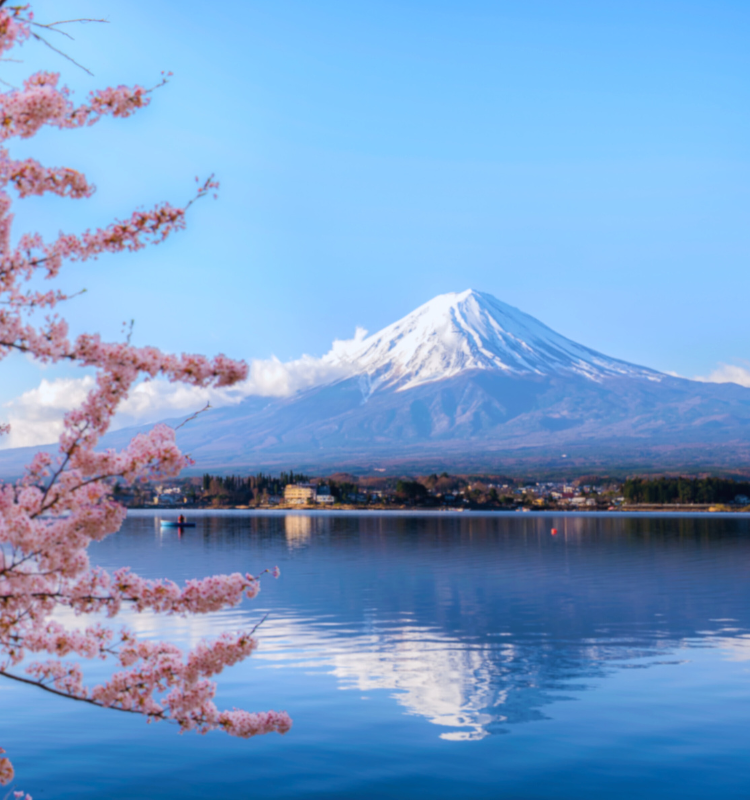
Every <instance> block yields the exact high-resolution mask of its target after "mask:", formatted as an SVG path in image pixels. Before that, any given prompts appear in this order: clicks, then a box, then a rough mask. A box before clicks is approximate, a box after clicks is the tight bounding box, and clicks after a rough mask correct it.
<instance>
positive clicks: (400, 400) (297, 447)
mask: <svg viewBox="0 0 750 800" xmlns="http://www.w3.org/2000/svg"><path fill="white" fill-rule="evenodd" d="M325 358H326V360H327V361H328V362H329V363H330V364H332V365H335V366H337V367H339V368H340V369H338V370H337V372H338V374H342V373H343V374H345V375H346V376H347V377H345V378H343V379H339V380H337V381H335V382H332V383H330V384H327V385H323V386H316V387H314V388H312V389H308V390H307V391H304V392H300V393H297V394H295V395H293V396H291V397H287V398H267V397H249V398H247V399H246V400H244V401H243V402H242V403H240V404H239V405H236V406H231V407H225V408H220V409H214V410H212V411H211V412H210V413H208V414H205V415H202V416H200V417H198V418H197V419H196V420H194V421H192V422H191V423H190V424H189V425H187V426H185V427H183V428H181V429H180V430H179V432H178V441H179V443H180V446H181V447H182V448H183V450H185V451H187V452H189V453H190V454H191V455H192V456H193V458H194V459H195V460H196V469H217V470H218V469H237V470H245V469H261V468H262V469H274V468H279V467H289V466H292V467H294V468H295V469H297V468H300V469H309V470H315V469H317V468H326V467H346V468H348V469H351V470H356V469H357V468H358V467H361V468H368V467H372V466H374V465H379V466H380V467H383V466H385V467H387V466H388V465H394V466H395V465H399V468H400V469H404V468H407V467H414V468H415V469H421V468H425V469H427V468H429V469H430V470H433V469H442V468H455V467H457V466H459V465H460V466H461V467H462V468H464V469H466V470H472V469H474V470H479V469H502V468H504V467H507V466H508V465H515V466H516V468H519V467H520V466H521V465H531V464H534V465H537V466H543V465H545V464H549V465H556V466H557V467H560V466H562V465H564V464H569V463H571V462H575V463H576V464H577V465H578V466H579V467H580V468H586V466H587V465H588V466H591V467H596V468H599V467H608V466H612V465H615V466H618V465H619V466H623V467H624V466H626V465H628V464H630V465H635V466H637V467H638V468H645V467H655V468H668V467H671V468H676V469H680V468H687V467H692V468H700V467H722V468H730V469H737V468H741V467H743V465H744V464H750V447H749V446H748V444H747V442H750V389H746V388H743V387H741V386H738V385H736V384H709V383H699V382H696V381H689V380H685V379H682V378H675V377H672V376H669V375H665V374H662V373H659V372H656V371H654V370H650V369H647V368H645V367H639V366H636V365H633V364H629V363H627V362H624V361H620V360H618V359H614V358H609V357H608V356H605V355H603V354H601V353H598V352H596V351H594V350H591V349H589V348H587V347H584V346H582V345H579V344H576V343H575V342H572V341H571V340H569V339H566V338H565V337H563V336H561V335H560V334H558V333H555V332H554V331H552V330H551V329H550V328H548V327H546V326H545V325H543V324H542V323H541V322H539V321H537V320H535V319H534V318H533V317H530V316H528V315H527V314H524V313H523V312H521V311H519V310H518V309H515V308H513V307H511V306H508V305H506V304H505V303H502V302H500V301H499V300H496V299H495V298H494V297H491V296H490V295H487V294H483V293H480V292H474V291H466V292H462V293H460V294H447V295H441V296H439V297H436V298H434V299H433V300H431V301H430V302H429V303H426V304H425V305H423V306H421V307H420V308H418V309H416V310H415V311H414V312H412V313H411V314H409V315H407V316H406V317H404V318H403V319H401V320H399V321H398V322H396V323H394V324H393V325H389V326H388V327H387V328H384V329H383V330H382V331H379V332H378V333H376V334H374V335H372V336H369V337H366V338H359V339H356V340H355V341H353V342H345V343H341V342H339V343H337V344H336V345H335V346H334V348H333V350H332V351H331V353H329V354H328V356H326V357H325ZM135 430H136V429H127V430H123V431H118V432H115V433H113V434H110V435H109V436H108V437H107V439H106V442H105V443H106V445H107V446H111V447H121V446H123V445H124V444H126V443H127V441H129V439H130V438H131V437H132V435H133V434H134V433H135ZM18 455H20V454H16V456H15V459H16V461H17V460H18ZM25 455H26V454H25ZM563 457H565V458H567V459H568V461H566V462H562V461H561V459H562V458H563ZM13 458H14V456H13V455H12V451H5V452H3V453H0V471H3V472H5V473H6V474H7V473H8V471H9V470H10V467H9V464H10V463H11V461H12V460H13ZM14 463H15V462H14ZM3 465H5V466H3Z"/></svg>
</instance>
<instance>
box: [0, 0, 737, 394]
mask: <svg viewBox="0 0 750 800" xmlns="http://www.w3.org/2000/svg"><path fill="white" fill-rule="evenodd" d="M35 8H36V12H37V18H38V19H40V20H41V21H46V20H54V19H59V18H61V17H65V18H68V17H77V16H91V17H106V18H107V19H108V20H109V24H107V25H88V26H82V27H78V28H75V29H71V32H72V33H73V34H74V35H75V36H76V41H75V42H72V43H69V44H68V46H67V47H68V51H69V52H70V53H71V55H73V56H74V57H75V58H76V59H77V60H79V61H81V62H82V63H84V64H86V65H87V66H88V67H89V68H90V69H91V70H92V71H93V72H94V73H95V78H90V77H88V76H87V75H85V74H84V73H83V72H81V71H78V70H76V69H75V68H73V67H71V66H69V65H68V64H66V63H65V62H63V61H61V60H60V59H59V58H58V57H56V56H54V54H52V53H49V52H45V51H43V49H42V48H40V47H38V46H36V47H35V46H31V45H27V46H25V47H24V51H23V57H24V59H25V63H24V64H23V65H14V64H5V65H3V70H4V74H5V75H6V76H7V77H8V79H9V80H11V81H17V80H18V79H19V78H20V77H21V75H22V72H23V71H28V70H29V69H32V68H34V69H36V68H52V69H56V70H62V71H63V75H64V76H65V78H66V80H67V82H68V83H69V85H70V86H71V87H73V88H75V89H76V90H77V91H79V92H81V93H84V92H87V91H88V90H89V89H91V88H97V87H99V86H102V85H106V84H113V83H114V84H119V83H132V82H139V83H141V84H143V85H153V84H154V83H156V82H158V80H159V76H160V72H161V70H172V71H173V72H174V73H175V76H174V78H173V80H172V82H171V83H170V85H169V86H167V87H166V88H164V89H161V90H159V91H158V92H157V93H156V94H155V96H154V100H153V103H152V105H151V107H150V108H149V109H147V110H146V111H145V112H142V113H141V114H139V115H138V116H137V117H135V118H133V119H131V120H125V121H114V120H108V121H105V122H104V123H102V124H100V125H97V126H95V127H93V128H91V129H88V130H85V131H72V132H65V133H64V134H60V133H45V134H44V135H43V136H40V137H37V138H36V139H34V140H32V141H31V142H29V143H21V144H20V145H19V146H18V147H17V148H16V149H15V151H14V152H15V153H17V154H19V155H26V154H27V153H28V154H33V155H35V156H36V157H37V158H40V159H41V160H43V161H44V162H46V163H50V164H51V163H55V164H65V165H68V166H73V167H76V168H79V169H81V170H83V171H84V172H86V173H87V175H88V176H89V177H90V179H92V180H93V181H94V182H95V183H96V184H97V185H98V187H99V191H98V193H97V195H96V196H95V197H94V198H93V199H92V200H88V201H78V202H71V201H64V200H60V199H55V198H51V199H34V200H27V201H24V203H23V207H22V208H21V209H20V210H19V212H18V214H17V225H18V227H17V230H19V231H20V230H25V229H28V228H38V229H41V230H42V231H44V232H47V233H49V234H53V233H54V232H56V231H57V230H59V229H60V228H63V229H66V230H79V229H82V228H85V227H89V226H94V225H100V224H106V223H107V222H108V221H109V220H110V219H111V218H112V217H113V216H118V215H120V216H124V215H126V214H128V213H129V212H130V211H131V210H132V208H133V207H135V206H137V205H140V204H144V205H151V204H153V203H154V202H156V201H159V200H163V199H169V200H172V201H175V202H178V201H182V200H184V199H186V198H187V197H189V195H190V192H191V190H192V187H193V178H194V176H195V175H201V176H205V175H207V174H208V173H210V172H215V173H216V174H217V176H218V178H219V179H220V180H221V182H222V189H221V196H220V199H219V200H218V201H216V202H214V201H204V202H203V203H201V204H200V205H199V206H198V207H197V208H196V209H195V212H194V213H193V214H192V216H191V220H190V228H189V230H188V231H187V232H185V233H182V234H180V235H179V236H177V237H175V238H174V240H172V241H170V242H169V243H166V244H164V245H162V246H160V247H157V248H153V249H151V250H147V251H144V252H141V253H138V254H135V255H129V256H119V257H111V258H110V257H108V258H104V259H102V260H101V261H99V262H97V263H96V264H88V265H84V266H76V267H73V268H70V269H69V270H68V273H67V277H66V278H65V281H64V283H65V285H66V286H67V287H69V288H71V289H77V288H80V287H86V289H87V290H88V291H87V294H86V295H85V296H83V297H82V298H80V299H77V300H75V301H73V303H71V304H70V306H69V309H68V311H67V313H68V315H69V317H70V319H71V321H72V323H73V327H74V330H76V331H79V330H99V331H101V332H102V333H103V334H104V335H106V336H108V337H116V336H118V335H119V331H120V328H121V323H122V321H123V320H126V319H131V318H134V319H135V336H134V341H135V342H136V343H140V344H155V345H159V346H161V347H163V348H164V349H168V350H178V351H181V350H189V351H199V352H207V353H214V352H218V351H223V352H226V353H227V354H228V355H232V356H237V357H244V358H247V359H253V358H259V359H265V358H268V357H270V356H271V355H272V354H273V355H276V356H277V357H278V358H280V359H281V360H288V359H292V358H297V357H299V356H301V355H302V354H303V353H309V354H312V355H321V354H323V353H324V352H326V351H327V350H328V349H329V347H330V344H331V341H332V340H333V339H334V338H344V337H349V336H351V335H352V334H353V332H354V328H355V326H356V325H361V326H364V327H365V328H367V329H368V330H370V331H374V330H376V329H378V328H380V327H382V326H384V325H386V324H388V323H390V322H392V321H394V320H395V319H397V318H399V317H400V316H403V315H404V314H406V313H408V312H409V311H410V310H412V309H413V308H415V307H416V306H417V305H419V304H421V303H423V302H425V301H426V300H428V299H430V298H431V297H433V296H435V295H436V294H440V293H442V292H446V291H460V290H463V289H465V288H468V287H472V288H475V289H479V290H483V291H486V292H490V293H492V294H494V295H496V296H497V297H499V298H500V299H502V300H504V301H506V302H508V303H511V304H513V305H516V306H518V307H520V308H522V309H523V310H525V311H527V312H528V313H530V314H533V315H534V316H536V317H538V318H539V319H541V320H542V321H543V322H545V323H546V324H548V325H550V326H551V327H552V328H554V329H556V330H558V331H559V332H560V333H562V334H564V335H566V336H569V337H570V338H572V339H574V340H576V341H579V342H581V343H582V344H585V345H587V346H590V347H594V348H595V349H598V350H601V351H603V352H605V353H607V354H609V355H612V356H616V357H618V358H622V359H626V360H629V361H633V362H636V363H640V364H645V365H647V366H650V367H653V368H656V369H660V370H665V371H676V372H678V373H680V374H682V375H686V376H693V375H707V374H709V373H710V372H711V371H712V370H714V369H715V368H716V367H717V365H718V364H720V363H735V362H736V363H743V362H742V359H750V335H749V334H750V318H748V315H747V313H746V309H747V305H748V302H747V298H748V296H750V272H749V271H748V269H747V264H748V255H750V230H749V228H748V210H749V208H750V203H749V200H750V158H749V156H750V137H749V136H748V133H750V131H749V130H748V129H749V127H750V126H749V124H748V122H749V116H750V103H749V102H748V100H749V99H750V98H749V97H748V94H750V89H749V88H748V82H747V76H748V74H750V49H749V48H748V47H747V36H746V32H747V30H748V28H749V26H750V5H748V4H747V3H744V2H739V1H737V2H722V0H715V1H714V2H712V3H706V2H700V3H697V2H690V0H680V2H664V1H663V0H650V1H649V2H639V1H638V0H635V1H634V2H630V3H627V4H626V3H602V2H600V0H596V1H595V0H587V1H586V2H576V0H568V1H567V2H564V3H561V2H559V0H534V1H533V2H526V3H523V2H519V1H518V0H516V2H503V1H502V0H492V2H484V0H462V1H461V2H455V0H454V2H441V1H440V0H430V1H429V2H427V0H398V2H396V1H395V0H394V1H393V2H391V1H390V0H377V1H373V2H359V3H351V2H343V0H316V2H314V3H313V2H301V1H297V0H294V1H292V0H273V1H272V0H264V1H263V2H258V1H257V0H244V1H243V2H242V3H240V2H232V3H226V4H212V5H207V4H205V3H198V2H193V1H192V0H181V1H180V2H171V1H169V0H153V2H151V3H123V2H117V3H116V2H111V1H108V0H86V1H85V2H84V1H83V0H81V1H80V2H79V1H78V0H70V2H66V3H64V4H61V3H60V2H55V3H53V2H51V0H43V2H38V3H35ZM47 374H48V376H59V375H62V374H63V372H62V370H58V371H54V370H53V371H48V373H47ZM38 380H39V376H38V374H37V373H36V372H34V371H32V369H31V368H30V366H29V365H27V364H25V363H22V362H21V361H20V360H19V359H15V360H13V362H12V363H11V364H6V365H5V372H4V386H3V387H2V389H1V390H0V400H6V399H8V398H9V397H12V396H14V395H15V394H18V392H19V391H22V390H24V389H27V388H29V387H31V386H33V385H36V383H38Z"/></svg>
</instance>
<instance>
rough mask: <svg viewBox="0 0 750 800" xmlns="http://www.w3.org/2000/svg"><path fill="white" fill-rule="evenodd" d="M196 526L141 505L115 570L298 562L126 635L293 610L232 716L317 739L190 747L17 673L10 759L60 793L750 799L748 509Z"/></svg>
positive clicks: (243, 684) (141, 621)
mask: <svg viewBox="0 0 750 800" xmlns="http://www.w3.org/2000/svg"><path fill="white" fill-rule="evenodd" d="M193 518H194V520H195V521H196V522H197V523H198V525H197V528H194V529H189V530H187V531H186V532H185V533H184V534H183V535H182V536H178V535H177V533H176V532H174V531H169V532H168V531H167V530H165V531H164V532H162V531H160V529H159V527H158V524H157V523H156V518H155V517H154V516H153V515H150V514H148V513H146V512H135V513H132V514H131V515H130V517H129V518H128V520H127V522H126V524H125V526H124V528H123V530H122V531H121V532H120V533H119V534H117V535H116V536H113V537H111V538H110V539H108V540H106V541H105V542H103V543H101V544H99V545H97V546H96V547H95V548H94V550H93V560H94V561H95V562H96V563H98V564H101V565H102V566H105V567H113V568H114V567H118V566H122V565H126V564H129V565H131V566H132V567H133V568H134V569H135V570H136V571H137V572H139V573H140V574H142V575H144V576H147V577H163V576H167V577H170V578H173V579H174V580H183V579H186V578H192V577H199V576H204V575H208V574H211V573H215V572H233V571H237V570H242V571H250V572H257V571H259V570H260V569H262V568H264V567H266V566H271V567H272V566H274V565H276V564H278V565H279V566H280V567H281V571H282V576H281V578H280V579H279V580H278V581H274V580H272V579H269V578H267V579H265V580H264V581H263V588H262V591H261V594H260V595H259V597H258V598H257V599H256V600H255V601H252V602H246V603H245V604H243V605H242V606H241V607H240V608H238V609H235V610H232V611H228V612H224V613H221V614H215V615H211V616H208V617H200V618H191V619H187V620H186V619H181V618H171V619H166V620H165V619H156V618H155V617H153V616H151V615H145V614H144V615H128V617H127V620H126V621H127V623H128V624H129V625H131V626H133V627H134V628H136V629H137V630H138V631H139V632H140V633H141V634H142V635H143V636H146V637H160V638H170V639H171V640H173V641H175V642H177V643H178V644H183V645H189V644H192V643H195V642H196V641H198V640H200V639H201V638H202V637H207V636H213V635H216V634H218V633H221V632H222V631H225V630H236V629H238V628H241V627H247V626H251V625H253V624H254V623H255V622H257V621H258V620H259V619H260V618H261V617H262V616H263V615H264V614H265V613H266V612H270V616H269V617H268V619H267V620H266V622H265V623H264V624H263V625H262V627H261V629H260V638H261V646H260V649H259V650H258V652H257V653H256V655H254V656H253V657H252V658H251V659H249V660H248V661H246V662H245V663H244V664H241V665H239V666H237V667H234V668H232V669H230V670H228V671H226V672H225V673H224V674H222V675H221V676H220V677H219V692H218V696H217V704H218V705H219V706H220V707H223V708H225V707H229V708H231V707H234V706H237V707H242V708H247V709H250V710H265V709H268V708H274V709H278V710H281V709H286V710H287V711H289V712H290V713H291V715H292V716H293V718H294V727H293V729H292V730H291V732H290V733H289V734H287V735H286V736H283V737H281V736H278V735H271V736H266V737H259V738H256V739H253V740H250V741H243V740H237V739H231V738H229V737H227V736H226V735H224V734H222V733H212V734H210V735H208V736H205V737H202V736H198V735H195V734H187V735H184V736H180V735H179V734H178V733H177V731H176V729H175V728H174V727H172V726H170V725H168V724H165V723H160V724H156V725H146V724H145V722H144V720H142V719H140V718H137V717H131V716H130V715H126V714H120V713H117V712H114V711H103V710H100V709H95V708H90V707H86V706H83V705H82V704H77V703H73V702H71V701H66V700H58V699H56V698H50V697H43V696H42V695H41V694H40V693H39V692H38V691H37V690H34V689H32V688H29V689H26V688H25V687H19V686H16V685H9V684H7V683H6V684H2V683H0V745H2V746H4V747H5V748H6V749H7V750H9V751H12V753H11V754H12V756H13V761H14V764H15V766H16V772H17V775H18V778H19V780H18V785H19V786H22V787H23V788H25V789H26V790H27V791H30V792H31V793H32V794H33V795H34V797H35V798H37V800H38V799H39V798H76V799H77V800H80V799H81V798H93V797H97V798H102V797H106V798H180V799H181V800H185V799H186V798H207V797H224V796H233V797H254V796H256V795H258V794H261V795H263V796H264V797H268V798H287V797H294V798H375V797H377V798H383V797H387V798H415V797H429V798H448V797H450V798H456V797H458V798H464V797H477V798H495V797H502V798H524V799H526V798H529V799H531V798H535V799H536V798H539V800H542V799H546V798H550V799H551V798H571V799H572V798H575V799H576V800H582V799H587V798H602V797H608V798H625V797H627V798H631V797H634V796H635V797H639V798H672V797H675V798H676V797H679V798H707V797H721V798H747V797H748V796H750V758H749V757H748V756H750V752H749V750H750V569H749V568H750V524H749V523H748V521H747V518H746V517H739V516H738V517H731V516H724V517H719V516H714V515H710V516H708V515H703V516H696V517H689V518H684V517H683V518H678V517H674V516H662V517H643V516H637V517H624V516H623V517H620V516H612V515H610V516H600V517H597V516H581V517H567V518H562V517H552V516H541V515H539V516H537V515H527V514H524V515H520V514H515V515H499V514H496V515H487V516H484V515H475V514H462V515H461V514H455V515H447V514H445V515H443V514H440V515H438V514H433V515H430V516H417V515H396V514H382V515H373V514H363V515H357V514H351V515H346V514H330V515H329V514H322V513H321V514H313V515H305V514H304V513H295V514H289V515H286V516H285V515H283V514H282V513H268V514H262V513H256V514H253V513H243V512H225V513H213V514H205V515H194V517H193ZM553 526H554V527H556V528H557V529H558V531H559V533H558V534H557V536H552V535H551V533H550V531H551V528H552V527H553ZM95 669H100V668H95ZM92 674H93V675H95V673H92Z"/></svg>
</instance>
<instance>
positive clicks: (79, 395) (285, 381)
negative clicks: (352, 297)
mask: <svg viewBox="0 0 750 800" xmlns="http://www.w3.org/2000/svg"><path fill="white" fill-rule="evenodd" d="M366 335H367V331H365V330H364V329H363V328H357V331H356V333H355V335H354V338H353V339H350V340H336V341H335V342H334V343H333V345H332V346H331V350H330V352H329V353H327V354H326V355H325V356H323V357H322V358H315V357H314V356H308V355H303V356H302V357H301V358H297V359H294V360H293V361H286V362H284V361H279V359H278V358H275V357H273V358H269V359H255V360H253V361H251V362H250V371H249V375H248V378H247V380H245V381H243V382H242V383H240V384H237V385H236V386H232V387H229V388H225V389H200V388H197V387H194V386H186V385H184V384H181V383H170V382H168V381H165V380H159V379H157V380H153V381H144V382H142V383H139V384H138V385H137V386H136V387H135V388H134V389H133V391H132V392H131V393H130V396H129V397H128V398H127V400H125V401H124V402H123V403H122V405H121V406H120V409H119V410H118V414H117V417H116V418H115V423H114V425H113V426H112V427H113V430H116V429H117V428H124V427H127V426H129V425H142V424H148V423H151V422H157V421H158V420H162V419H169V418H174V417H181V416H188V415H189V414H192V413H194V412H195V411H198V410H199V409H201V408H203V407H204V406H205V405H206V403H210V404H211V405H212V406H214V407H219V406H226V405H234V404H236V403H239V402H241V401H242V400H243V399H244V398H245V397H248V396H250V395H260V396H262V397H288V396H289V395H292V394H295V393H296V392H299V391H303V390H304V389H309V388H311V387H313V386H320V385H322V384H325V383H330V382H331V381H335V380H338V379H340V378H344V377H346V375H347V374H348V372H349V370H350V367H348V366H347V365H346V362H347V359H346V354H347V353H348V352H349V350H350V349H351V348H353V347H355V346H356V345H357V344H358V343H359V342H361V341H362V339H363V338H364V337H365V336H366ZM93 387H94V378H93V376H91V375H85V376H84V377H81V378H58V379H55V380H48V379H46V378H44V379H43V380H42V381H41V383H40V384H39V386H37V387H36V388H35V389H31V390H29V391H27V392H24V393H23V394H22V395H20V396H19V397H16V398H15V399H13V400H11V401H10V402H8V403H5V404H4V405H3V406H2V407H1V408H0V422H9V423H10V425H11V431H10V434H9V435H8V436H4V437H3V438H2V439H0V449H6V448H9V447H26V446H30V445H38V444H48V443H50V442H54V441H55V440H56V439H57V438H58V437H59V436H60V433H61V432H62V420H63V417H64V416H65V414H66V412H68V411H70V410H71V409H73V408H76V407H78V406H79V405H80V404H81V403H82V402H83V400H84V398H85V397H86V395H87V393H88V392H89V391H90V390H91V389H92V388H93Z"/></svg>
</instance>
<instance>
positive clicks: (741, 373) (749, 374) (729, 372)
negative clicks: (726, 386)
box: [693, 364, 750, 387]
mask: <svg viewBox="0 0 750 800" xmlns="http://www.w3.org/2000/svg"><path fill="white" fill-rule="evenodd" d="M748 367H750V365H748ZM748 367H741V366H739V364H719V366H718V367H717V368H716V369H715V370H714V371H713V372H711V373H710V374H709V375H707V376H705V377H700V376H698V377H696V378H694V379H693V380H696V381H703V382H704V383H738V384H739V385H740V386H747V387H750V368H748Z"/></svg>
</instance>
